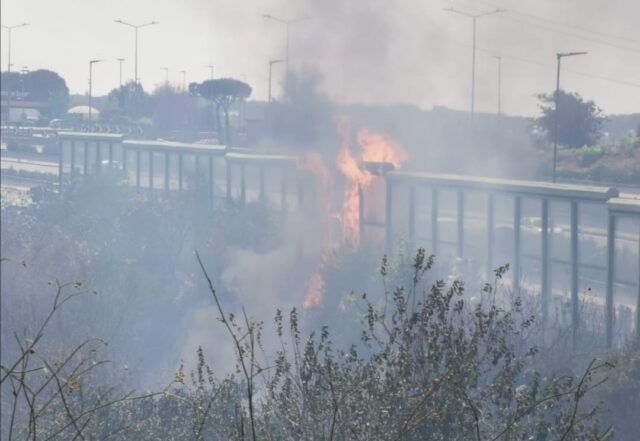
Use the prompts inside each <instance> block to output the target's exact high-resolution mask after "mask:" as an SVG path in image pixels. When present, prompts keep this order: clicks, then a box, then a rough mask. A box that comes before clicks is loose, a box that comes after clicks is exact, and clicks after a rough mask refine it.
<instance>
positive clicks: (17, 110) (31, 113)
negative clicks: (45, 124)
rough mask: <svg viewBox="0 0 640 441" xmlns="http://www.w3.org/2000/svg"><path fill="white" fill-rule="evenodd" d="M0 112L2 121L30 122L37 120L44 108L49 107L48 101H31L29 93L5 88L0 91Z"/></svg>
mask: <svg viewBox="0 0 640 441" xmlns="http://www.w3.org/2000/svg"><path fill="white" fill-rule="evenodd" d="M0 96H1V99H0V113H1V115H2V122H14V123H17V122H28V121H37V120H38V119H40V115H41V113H42V112H43V110H45V109H47V108H48V107H49V103H48V102H47V101H31V100H29V97H28V94H26V93H22V92H12V93H11V95H9V93H8V92H7V91H5V90H3V91H2V92H0Z"/></svg>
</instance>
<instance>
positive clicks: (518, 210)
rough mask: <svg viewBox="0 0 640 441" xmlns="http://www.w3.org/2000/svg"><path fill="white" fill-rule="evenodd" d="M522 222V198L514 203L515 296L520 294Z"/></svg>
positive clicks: (516, 198) (516, 199) (515, 199)
mask: <svg viewBox="0 0 640 441" xmlns="http://www.w3.org/2000/svg"><path fill="white" fill-rule="evenodd" d="M521 220H522V198H521V197H520V196H516V197H515V198H514V201H513V295H515V296H517V295H519V294H520V222H521Z"/></svg>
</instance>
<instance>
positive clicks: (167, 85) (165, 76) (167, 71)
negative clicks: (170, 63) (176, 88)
mask: <svg viewBox="0 0 640 441" xmlns="http://www.w3.org/2000/svg"><path fill="white" fill-rule="evenodd" d="M160 70H163V71H164V86H165V87H169V68H168V67H161V68H160Z"/></svg>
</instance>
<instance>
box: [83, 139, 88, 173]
mask: <svg viewBox="0 0 640 441" xmlns="http://www.w3.org/2000/svg"><path fill="white" fill-rule="evenodd" d="M88 172H89V141H85V142H84V156H83V158H82V177H83V178H86V177H87V173H88Z"/></svg>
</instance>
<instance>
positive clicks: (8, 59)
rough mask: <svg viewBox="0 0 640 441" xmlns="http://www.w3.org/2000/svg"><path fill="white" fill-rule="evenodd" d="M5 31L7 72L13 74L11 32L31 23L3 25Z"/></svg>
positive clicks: (8, 99)
mask: <svg viewBox="0 0 640 441" xmlns="http://www.w3.org/2000/svg"><path fill="white" fill-rule="evenodd" d="M1 26H2V28H3V29H6V30H7V46H8V49H7V72H11V31H12V30H14V29H17V28H22V27H24V26H29V23H21V24H19V25H13V26H5V25H1ZM8 92H9V96H8V97H7V109H8V111H7V115H8V117H7V121H8V123H11V90H9V91H8Z"/></svg>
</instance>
